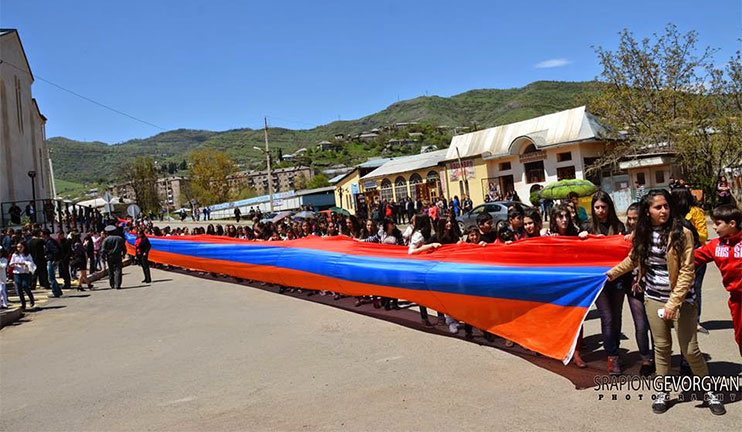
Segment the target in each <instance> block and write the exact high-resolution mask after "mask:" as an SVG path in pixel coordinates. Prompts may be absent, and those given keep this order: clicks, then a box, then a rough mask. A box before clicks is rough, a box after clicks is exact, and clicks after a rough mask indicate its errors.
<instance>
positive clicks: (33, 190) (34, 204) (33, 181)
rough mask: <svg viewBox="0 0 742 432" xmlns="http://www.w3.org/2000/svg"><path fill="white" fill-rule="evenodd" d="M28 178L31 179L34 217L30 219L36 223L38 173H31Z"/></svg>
mask: <svg viewBox="0 0 742 432" xmlns="http://www.w3.org/2000/svg"><path fill="white" fill-rule="evenodd" d="M28 176H29V177H31V203H32V204H33V215H29V217H31V222H36V180H35V178H36V171H33V170H31V171H29V172H28Z"/></svg>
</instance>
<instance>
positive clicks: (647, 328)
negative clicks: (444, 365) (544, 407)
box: [0, 185, 742, 414]
mask: <svg viewBox="0 0 742 432" xmlns="http://www.w3.org/2000/svg"><path fill="white" fill-rule="evenodd" d="M639 198H640V199H639V201H638V202H635V203H633V204H632V205H631V206H630V207H629V208H628V210H627V214H626V219H625V221H621V220H619V217H618V215H617V213H616V209H615V206H614V203H613V201H612V199H611V197H610V195H609V194H607V193H605V192H602V191H598V192H597V193H595V194H594V195H593V196H592V200H591V206H590V208H589V209H588V210H589V212H588V211H586V210H585V209H584V208H582V207H581V206H580V205H579V202H578V197H577V196H576V194H570V196H569V197H568V199H565V200H562V202H559V203H558V204H556V205H555V206H553V208H552V209H551V211H550V215H549V222H548V224H546V223H545V221H544V218H543V217H542V210H541V209H540V208H538V207H529V206H524V205H522V204H520V203H518V202H512V203H511V204H510V207H509V209H508V214H507V220H502V221H497V222H496V223H495V221H494V219H493V217H492V215H490V214H489V213H487V212H483V213H481V214H479V215H478V216H477V219H476V226H471V227H467V228H466V229H465V231H464V232H461V230H460V227H459V224H458V222H457V220H456V215H457V214H458V212H460V211H463V209H465V208H466V207H467V205H468V206H471V205H470V204H467V203H466V200H467V198H466V197H465V199H464V200H462V201H463V202H458V199H457V198H454V200H452V202H451V203H450V204H447V203H445V201H443V200H440V201H438V202H435V203H433V204H431V205H429V206H428V208H427V209H426V208H425V206H424V205H420V206H418V205H417V203H413V204H412V206H413V207H412V209H413V211H412V212H411V214H409V213H407V211H404V212H401V214H404V215H408V219H407V220H408V221H409V225H408V226H407V227H406V228H405V229H404V230H401V229H400V227H399V226H398V225H399V224H400V219H398V218H396V217H395V210H394V205H393V204H390V203H384V202H382V203H381V205H380V206H379V210H378V211H379V212H380V213H381V214H378V215H377V214H375V213H373V212H372V214H371V215H367V216H366V217H364V216H363V215H359V216H354V215H344V214H341V213H332V214H331V215H330V216H329V217H322V216H324V215H321V217H318V218H304V219H299V220H296V219H291V218H284V219H282V220H280V221H276V222H271V221H266V220H264V219H262V220H261V219H260V216H262V215H259V214H257V213H253V212H250V213H249V214H248V217H250V216H252V219H251V222H252V224H251V225H248V224H242V225H240V224H239V223H237V224H226V225H224V226H223V225H222V224H209V225H208V226H207V227H195V228H192V229H188V228H182V227H178V228H174V229H171V228H170V227H164V228H160V227H158V226H155V225H154V224H153V223H152V221H151V220H148V219H146V218H145V219H140V220H137V221H136V222H135V223H132V225H133V226H131V227H130V228H131V229H132V231H135V232H136V234H137V239H136V242H135V250H136V253H135V255H136V256H135V258H136V260H137V261H138V262H139V263H140V264H141V265H142V269H143V272H144V282H151V276H150V270H149V260H148V255H149V251H150V249H151V246H150V242H149V240H148V236H158V237H160V236H162V237H167V236H180V235H211V236H227V237H231V238H237V239H246V240H257V241H285V240H294V239H300V238H303V237H308V236H321V237H332V236H339V235H342V236H347V237H350V238H352V239H355V240H357V241H359V242H369V243H381V244H387V245H399V246H405V247H407V250H408V253H409V254H410V255H415V254H423V253H426V252H427V251H431V250H435V249H437V248H439V247H441V245H444V244H455V243H472V244H477V245H481V246H483V247H484V246H486V245H487V244H491V243H500V244H504V245H508V244H511V243H512V242H516V241H519V240H523V239H527V238H532V237H540V236H573V237H575V238H576V239H585V238H588V237H589V236H591V235H592V236H611V235H623V236H624V237H625V240H626V241H628V242H631V245H632V246H631V252H630V253H629V256H628V257H627V258H626V259H625V260H624V261H623V262H621V263H620V264H618V265H617V266H616V267H614V268H613V269H611V270H610V271H609V272H607V273H606V275H607V277H608V282H607V283H606V284H605V286H604V288H603V289H602V291H601V293H600V294H599V296H598V298H597V300H596V303H595V304H596V307H597V309H598V312H599V316H600V326H601V337H602V340H603V349H604V350H605V353H606V356H607V364H606V370H607V372H608V373H609V374H611V375H620V374H621V373H622V369H621V361H620V358H619V352H620V351H619V348H620V344H621V336H622V334H621V328H622V312H623V304H624V301H626V302H628V305H629V309H630V311H631V317H632V320H633V323H634V329H635V333H634V336H635V338H636V343H637V345H638V349H639V353H640V355H641V369H640V373H641V374H642V375H644V376H649V375H651V374H653V373H657V374H658V375H667V374H669V369H670V356H671V354H672V338H671V337H670V328H671V327H673V326H674V327H675V329H676V332H677V333H678V341H679V344H680V352H681V354H682V357H683V362H682V365H681V373H685V374H694V375H697V376H705V375H708V367H707V365H706V360H705V358H704V356H703V355H702V353H701V350H700V348H699V346H698V340H697V337H696V334H697V332H699V331H700V332H704V331H705V329H704V328H703V327H701V326H700V324H699V322H700V316H701V306H702V302H701V300H702V290H701V286H702V283H703V276H704V273H705V269H706V267H705V266H706V264H707V263H709V262H711V261H714V262H715V263H716V265H717V266H718V267H719V269H720V270H721V272H722V279H723V283H724V286H725V288H726V289H727V291H728V292H729V294H730V298H729V303H728V304H729V308H730V312H731V315H732V321H733V326H734V334H735V340H736V343H737V345H738V348H739V350H740V355H742V342H740V335H741V334H742V230H741V229H740V228H741V227H742V211H740V209H739V208H738V207H736V206H735V205H733V204H728V203H727V204H722V205H720V206H718V207H717V208H715V209H714V210H713V211H712V213H711V219H712V221H713V226H714V229H715V230H716V232H717V234H718V236H719V237H718V238H716V239H714V240H713V241H711V242H708V237H709V236H708V228H707V224H706V217H705V213H704V211H703V210H702V209H701V208H700V206H699V205H698V204H697V203H696V201H695V198H694V196H693V195H692V194H691V192H690V190H689V189H688V188H687V187H681V186H678V185H676V186H675V187H673V188H672V189H671V191H667V190H662V189H655V190H650V191H648V192H646V193H643V194H642V195H641V196H640V197H639ZM410 202H412V200H410V201H407V202H405V201H403V203H404V206H405V207H403V208H406V206H407V204H408V203H410ZM431 208H435V209H436V210H434V211H433V212H431V211H430V209H431ZM390 212H391V214H390ZM431 213H432V214H431ZM369 216H370V217H369ZM403 220H404V218H403ZM98 228H99V227H98ZM107 228H108V227H107ZM110 228H113V227H110ZM111 237H115V238H116V239H114V240H109V239H110V238H111ZM0 240H1V242H0V245H2V250H1V251H2V256H1V257H2V260H4V261H2V260H0V265H3V266H5V267H7V268H9V269H10V270H11V271H12V273H13V274H12V277H13V279H14V281H15V286H16V290H17V292H18V295H19V297H20V299H21V304H22V307H24V308H25V299H24V294H26V295H28V297H29V301H30V302H31V306H33V303H34V298H33V294H32V292H31V291H32V289H33V287H34V286H35V284H36V283H39V284H41V285H43V286H45V287H47V288H48V289H50V290H51V292H52V295H53V296H59V295H62V292H63V290H64V289H69V288H70V286H71V285H70V276H71V275H72V276H75V275H79V276H75V277H78V278H79V279H78V283H77V289H80V290H83V289H85V286H87V287H89V288H92V284H91V283H90V282H89V281H87V278H86V270H88V268H89V269H90V271H91V272H92V271H95V270H96V269H98V268H100V266H101V264H102V265H104V266H105V263H107V264H108V266H109V267H112V268H118V276H117V277H116V276H115V275H112V276H111V278H110V283H111V287H112V288H119V287H120V284H121V282H120V266H121V257H122V256H123V254H124V253H125V245H124V241H123V239H122V238H121V237H120V236H118V235H112V233H111V232H105V230H97V229H93V228H90V229H88V230H87V231H84V232H78V231H71V232H69V233H68V234H66V235H65V234H64V233H63V232H59V233H58V234H57V235H56V236H52V234H51V233H50V232H49V231H48V230H45V229H42V228H41V227H40V226H39V225H27V226H26V227H24V228H23V229H22V230H19V231H13V230H5V231H4V232H3V233H2V236H0ZM101 240H102V241H101ZM57 271H59V274H60V277H61V278H63V280H64V284H63V286H62V287H60V286H58V284H57V282H56V279H55V277H54V274H55V273H56V272H57ZM0 273H4V272H0ZM112 273H115V272H112ZM4 287H5V284H3V306H7V293H6V291H5V288H4ZM286 289H292V288H290V287H283V288H281V291H282V292H283V291H285V290H286ZM292 291H294V292H297V291H298V292H300V293H301V290H298V289H292ZM306 294H307V295H315V294H319V295H331V296H334V298H335V299H336V300H337V299H340V298H341V297H343V296H342V295H341V294H339V293H333V292H326V291H313V290H309V291H307V292H306ZM364 304H372V305H373V306H374V307H376V308H381V307H384V308H385V309H387V310H391V309H396V308H399V300H398V299H391V298H383V297H356V303H355V305H356V306H357V307H361V306H362V305H364ZM419 311H420V312H419V313H420V319H421V322H422V323H423V324H424V325H425V326H430V327H432V326H433V325H434V324H433V323H431V321H430V319H429V316H428V311H427V309H426V308H425V307H423V306H420V307H419ZM437 324H439V325H443V324H445V325H447V326H448V329H449V331H450V332H451V333H458V332H459V331H460V326H461V325H462V324H463V328H464V332H465V336H466V337H467V338H473V337H474V333H473V328H472V326H471V325H469V324H467V323H461V322H460V321H459V320H457V319H456V318H455V317H451V316H447V315H443V314H440V313H439V314H438V322H437ZM482 337H484V338H485V339H487V340H492V338H493V335H491V334H489V333H488V332H486V331H482ZM582 339H583V338H582V334H580V336H579V338H578V343H577V346H576V349H575V352H574V356H573V359H572V361H573V363H574V364H575V365H576V366H577V367H585V366H586V364H585V362H584V361H583V360H582V357H581V353H580V349H581V347H582ZM506 344H507V345H509V346H512V345H513V343H512V342H510V341H506ZM706 397H707V400H708V402H709V406H710V408H711V411H712V412H713V413H715V414H722V413H723V412H724V407H723V404H722V402H721V401H720V400H719V398H717V397H716V396H715V395H714V394H713V393H709V394H707V395H706ZM667 402H668V395H667V394H666V393H661V394H658V395H657V396H656V398H654V401H653V405H652V408H653V410H654V411H655V412H658V413H661V412H664V411H665V410H666V409H667Z"/></svg>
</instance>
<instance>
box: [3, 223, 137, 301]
mask: <svg viewBox="0 0 742 432" xmlns="http://www.w3.org/2000/svg"><path fill="white" fill-rule="evenodd" d="M91 222H93V221H91ZM99 222H103V219H100V220H99ZM109 222H112V223H115V222H113V221H109ZM70 226H71V227H72V226H74V225H70ZM77 226H79V227H80V228H84V227H85V226H86V224H84V223H82V222H81V221H79V222H78V224H77ZM88 226H89V228H88V229H87V230H85V229H83V230H78V229H77V228H73V229H72V230H70V231H67V232H65V231H64V230H61V229H60V230H57V232H56V233H52V232H51V231H50V230H49V229H48V228H44V227H42V225H40V224H38V223H35V224H27V225H25V226H23V227H22V228H21V229H13V228H6V229H4V230H2V231H0V288H1V290H0V292H1V294H0V308H8V307H9V303H8V291H7V285H8V282H9V281H13V284H14V286H15V290H16V294H17V295H18V297H19V300H20V303H21V309H22V310H25V309H26V298H28V303H29V305H30V307H31V308H34V307H35V303H36V301H35V298H34V295H33V290H35V289H36V287H37V286H41V287H42V288H44V289H47V290H49V291H50V294H49V296H50V297H61V296H62V295H63V294H64V291H66V290H70V289H72V286H73V281H74V282H75V288H76V289H77V290H78V291H85V289H86V288H87V289H91V290H92V289H94V285H93V283H92V282H91V281H90V279H89V275H91V274H93V273H95V272H97V271H99V270H108V273H109V282H110V286H111V288H114V289H120V288H121V268H122V266H123V263H122V260H123V257H124V256H125V254H126V247H125V244H124V240H123V238H122V236H121V232H120V229H119V228H116V227H115V226H114V225H107V226H104V227H100V229H98V227H97V226H95V227H94V226H91V225H88ZM57 276H59V278H60V279H62V281H63V282H62V284H61V286H60V284H59V282H58V281H57Z"/></svg>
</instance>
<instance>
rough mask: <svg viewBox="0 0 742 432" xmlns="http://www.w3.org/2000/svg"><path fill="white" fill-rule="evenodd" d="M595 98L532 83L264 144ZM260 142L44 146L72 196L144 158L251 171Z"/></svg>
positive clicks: (574, 87)
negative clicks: (223, 160)
mask: <svg viewBox="0 0 742 432" xmlns="http://www.w3.org/2000/svg"><path fill="white" fill-rule="evenodd" d="M595 91H596V87H595V84H594V83H593V82H561V81H537V82H533V83H531V84H529V85H527V86H525V87H522V88H513V89H478V90H470V91H467V92H465V93H461V94H457V95H454V96H450V97H441V96H422V97H417V98H414V99H409V100H404V101H400V102H396V103H394V104H392V105H390V106H389V107H387V108H386V109H384V110H382V111H379V112H377V113H374V114H370V115H368V116H366V117H363V118H360V119H357V120H342V121H335V122H332V123H329V124H326V125H322V126H318V127H315V128H312V129H303V130H293V129H286V128H269V130H268V136H269V140H270V146H271V148H272V149H277V148H280V149H281V151H282V152H283V154H288V153H292V152H294V151H295V150H297V149H299V148H301V147H311V146H314V145H316V144H317V143H318V142H320V141H323V140H328V139H332V137H333V136H334V135H335V134H341V133H342V134H346V135H352V134H358V133H361V132H363V131H368V130H371V129H374V128H379V127H383V126H385V125H391V124H394V123H397V122H426V123H430V124H432V125H435V126H440V125H446V126H451V127H454V126H468V127H474V128H486V127H492V126H498V125H502V124H507V123H512V122H517V121H520V120H525V119H528V118H532V117H537V116H541V115H545V114H549V113H552V112H556V111H561V110H564V109H568V108H573V107H575V106H579V105H581V104H584V103H586V102H587V100H588V99H589V97H590V96H591V95H592V94H593V93H594V92H595ZM263 140H264V137H263V130H262V129H249V128H244V129H233V130H227V131H221V132H214V131H206V130H192V129H176V130H172V131H167V132H163V133H160V134H157V135H155V136H152V137H149V138H145V139H132V140H129V141H126V142H123V143H120V144H113V145H111V144H107V143H103V142H97V141H96V142H84V141H76V140H72V139H69V138H65V137H54V138H50V139H48V140H47V144H48V147H49V149H50V150H51V157H52V162H53V164H54V173H55V177H56V178H57V179H59V180H61V182H60V184H64V185H65V186H67V187H69V188H70V189H74V188H75V187H76V186H77V187H82V186H83V185H86V186H90V185H92V184H96V183H99V184H106V183H112V182H115V181H117V180H120V176H121V169H120V168H121V167H122V166H123V165H125V164H127V163H129V162H131V161H132V160H133V159H135V158H136V156H139V155H150V156H151V157H153V158H154V159H155V160H156V161H158V163H160V164H163V163H167V162H178V163H179V162H181V161H182V160H186V159H188V154H189V153H190V152H191V151H193V150H195V149H200V148H204V147H208V148H213V149H216V150H221V151H226V152H227V153H228V154H229V155H230V156H231V157H232V158H233V159H234V160H235V162H236V163H237V164H238V166H240V167H243V168H247V167H252V166H255V167H257V166H259V163H260V161H262V160H263V155H262V154H261V153H259V152H257V151H256V150H254V149H253V146H261V147H262V146H263V145H264V141H263ZM378 152H379V151H377V153H378ZM364 156H374V154H368V155H364ZM359 162H360V161H359ZM58 186H59V185H58ZM58 192H59V187H58Z"/></svg>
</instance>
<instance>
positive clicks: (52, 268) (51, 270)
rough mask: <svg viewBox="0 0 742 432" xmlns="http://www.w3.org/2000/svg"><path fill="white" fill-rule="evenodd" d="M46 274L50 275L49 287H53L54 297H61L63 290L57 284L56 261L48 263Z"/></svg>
mask: <svg viewBox="0 0 742 432" xmlns="http://www.w3.org/2000/svg"><path fill="white" fill-rule="evenodd" d="M46 273H47V274H48V275H49V285H51V287H52V295H54V296H57V297H58V296H61V295H62V290H61V289H59V284H58V283H57V264H56V263H55V262H54V261H47V262H46Z"/></svg>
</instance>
